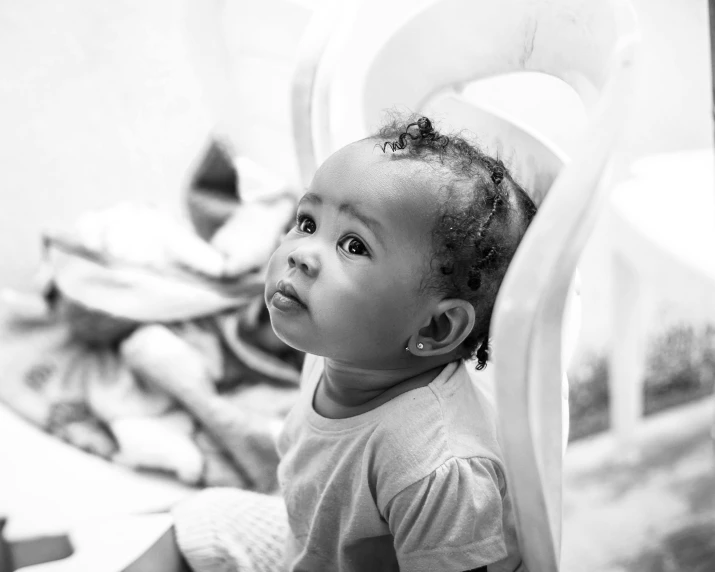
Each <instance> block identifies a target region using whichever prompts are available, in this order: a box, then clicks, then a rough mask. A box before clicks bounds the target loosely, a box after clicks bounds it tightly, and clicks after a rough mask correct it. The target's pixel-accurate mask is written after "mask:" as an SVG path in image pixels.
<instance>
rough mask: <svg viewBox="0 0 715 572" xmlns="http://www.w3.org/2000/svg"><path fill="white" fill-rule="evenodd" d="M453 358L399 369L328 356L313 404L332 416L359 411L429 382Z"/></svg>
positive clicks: (365, 410)
mask: <svg viewBox="0 0 715 572" xmlns="http://www.w3.org/2000/svg"><path fill="white" fill-rule="evenodd" d="M452 360H453V358H447V357H444V356H442V357H440V358H435V359H430V360H427V359H424V360H420V362H417V363H414V364H409V365H405V366H404V367H400V368H398V369H365V368H360V367H355V366H353V365H351V364H346V363H342V362H336V361H334V360H331V359H328V358H326V359H325V368H324V370H323V376H322V378H321V380H320V383H319V384H318V387H317V389H316V392H315V397H314V398H313V408H314V409H315V411H316V412H317V413H318V414H320V415H322V416H323V417H327V418H329V419H344V418H347V417H354V416H355V415H360V414H361V413H365V412H367V411H371V410H372V409H375V408H377V407H379V406H380V405H383V404H384V403H387V402H388V401H390V400H391V399H393V398H395V397H397V396H398V395H401V394H402V393H405V392H407V391H410V390H412V389H417V388H419V387H424V386H426V385H428V384H429V383H431V382H432V380H434V378H436V377H437V376H438V375H439V373H440V371H442V368H444V366H445V365H446V364H447V363H449V362H450V361H452Z"/></svg>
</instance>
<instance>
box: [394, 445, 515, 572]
mask: <svg viewBox="0 0 715 572" xmlns="http://www.w3.org/2000/svg"><path fill="white" fill-rule="evenodd" d="M499 483H500V480H499V473H498V468H497V467H496V466H495V464H494V463H493V462H492V461H490V460H488V459H483V458H480V457H473V458H470V459H460V458H452V459H450V460H449V461H447V462H446V463H444V464H443V465H441V466H439V467H438V468H437V469H436V470H435V471H433V472H432V473H431V474H429V475H428V476H426V477H425V478H423V479H421V480H419V481H417V482H416V483H414V484H412V485H410V486H408V487H406V488H405V489H403V490H402V491H400V492H399V493H397V494H396V495H395V496H394V497H393V498H392V499H391V500H390V501H389V502H388V504H387V506H386V510H385V518H386V519H387V521H388V525H389V527H390V531H391V533H392V535H393V537H394V542H395V551H396V553H397V559H398V561H399V564H400V570H401V571H403V572H420V571H423V570H424V571H433V570H440V571H443V572H451V571H454V572H458V571H463V570H472V569H474V568H479V567H480V566H484V565H486V564H491V563H494V562H497V561H499V560H502V559H503V558H505V557H506V555H507V551H506V545H505V540H504V534H503V509H502V495H501V491H500V484H499Z"/></svg>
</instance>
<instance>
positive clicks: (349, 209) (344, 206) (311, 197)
mask: <svg viewBox="0 0 715 572" xmlns="http://www.w3.org/2000/svg"><path fill="white" fill-rule="evenodd" d="M302 203H315V204H318V205H322V204H323V198H322V197H320V196H318V195H316V194H315V193H305V194H304V195H303V197H302V198H301V199H300V202H299V203H298V206H300V205H301V204H302ZM338 212H341V213H345V214H348V215H350V216H351V217H353V218H356V219H357V220H359V221H360V222H361V223H362V224H363V225H365V226H366V227H367V228H369V229H370V231H371V232H372V234H374V235H375V237H376V238H377V240H378V241H379V242H380V244H382V246H383V247H384V246H385V243H384V242H383V240H382V232H383V231H384V227H383V225H382V223H381V222H380V221H378V220H377V219H375V218H372V217H371V216H368V215H366V214H365V213H363V212H361V211H360V210H359V209H358V208H357V207H356V206H355V205H353V204H350V203H341V204H340V206H339V207H338Z"/></svg>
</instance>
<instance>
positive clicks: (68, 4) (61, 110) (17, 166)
mask: <svg viewBox="0 0 715 572" xmlns="http://www.w3.org/2000/svg"><path fill="white" fill-rule="evenodd" d="M185 13H186V1H185V0H153V1H151V2H145V1H143V0H114V1H113V2H91V1H89V0H63V1H62V2H54V1H52V0H28V1H23V2H0V78H2V79H0V165H1V168H0V232H2V238H1V239H0V285H2V286H5V285H13V286H20V285H24V284H26V283H27V282H28V280H29V277H30V275H31V273H32V271H33V269H34V267H35V263H36V261H37V260H38V253H39V233H40V231H41V229H42V228H44V227H45V226H47V225H57V224H62V223H66V222H68V221H70V220H72V219H74V217H75V216H76V215H77V214H79V213H80V212H83V211H85V210H89V209H96V208H99V207H103V206H107V205H111V204H114V203H116V202H118V201H121V200H127V199H128V200H134V199H139V200H142V199H149V200H154V201H156V202H158V203H160V204H164V205H167V206H168V207H170V208H172V209H174V210H178V208H179V205H180V195H181V189H182V187H183V184H184V178H185V174H186V169H187V167H188V166H189V164H190V163H191V162H192V161H193V160H194V158H195V157H196V155H197V154H198V153H199V150H200V149H201V147H202V146H203V145H204V143H205V137H206V134H207V132H208V129H209V127H210V121H209V118H208V114H207V112H206V109H205V107H204V104H203V98H202V91H201V87H200V86H199V84H198V82H197V80H196V77H195V75H194V72H193V70H192V68H191V67H190V66H189V63H188V62H189V60H188V57H187V47H186V45H187V44H186V41H185V26H186V22H185V20H186V18H185Z"/></svg>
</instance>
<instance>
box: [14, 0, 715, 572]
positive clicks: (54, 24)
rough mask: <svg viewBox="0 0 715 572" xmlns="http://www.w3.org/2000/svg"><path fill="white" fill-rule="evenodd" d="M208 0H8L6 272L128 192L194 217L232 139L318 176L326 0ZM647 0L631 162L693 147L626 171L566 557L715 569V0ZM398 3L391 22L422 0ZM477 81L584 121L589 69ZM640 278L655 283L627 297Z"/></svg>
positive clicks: (598, 277) (586, 336)
mask: <svg viewBox="0 0 715 572" xmlns="http://www.w3.org/2000/svg"><path fill="white" fill-rule="evenodd" d="M199 4H200V3H198V2H192V1H190V0H172V1H168V0H154V1H152V2H144V1H139V0H117V1H115V2H111V3H97V2H90V1H89V0H65V1H63V2H50V1H46V0H31V1H26V2H2V3H0V77H1V78H2V80H0V126H2V129H1V130H0V164H1V165H2V168H1V169H0V232H2V237H1V239H0V287H13V288H20V289H23V288H30V287H31V286H32V281H33V276H34V273H35V271H36V270H37V266H38V263H39V261H40V252H41V249H40V233H41V232H42V231H43V230H44V229H46V228H50V227H55V226H62V225H66V224H68V223H70V222H71V221H73V220H75V219H76V218H77V217H78V216H79V215H80V214H82V213H84V212H87V211H92V210H97V209H100V208H105V207H109V206H112V205H114V204H116V203H118V202H123V201H127V200H130V201H150V202H153V203H155V204H157V205H159V206H160V207H161V208H162V209H165V210H166V211H167V212H171V213H175V214H177V215H182V216H183V215H185V213H186V192H187V188H188V185H189V181H190V180H191V178H192V176H193V175H194V173H195V170H196V168H197V165H198V164H199V162H200V160H201V158H202V155H203V153H204V151H205V150H206V148H207V146H208V144H209V142H210V141H211V140H212V139H214V138H217V137H218V138H220V139H221V140H222V141H224V142H226V144H227V146H228V147H229V148H230V149H231V150H232V152H233V153H234V155H235V156H242V157H248V158H249V159H252V160H253V161H255V162H256V163H257V164H258V165H260V166H261V167H263V168H265V169H267V170H268V171H270V172H272V173H274V174H275V175H276V176H278V177H280V178H281V179H283V180H284V181H286V182H287V183H288V184H290V185H294V186H296V187H298V186H300V185H301V184H302V183H301V181H300V180H299V171H298V164H297V159H296V156H295V153H294V152H293V150H292V147H291V145H292V135H291V118H290V96H291V91H290V90H291V86H290V81H291V79H292V73H293V70H294V68H295V66H296V65H297V58H298V53H299V51H298V50H296V46H298V44H299V42H300V38H301V36H302V34H303V32H304V31H305V29H306V27H307V26H308V23H309V20H310V17H311V15H312V13H313V10H314V9H315V8H316V6H318V4H319V0H294V1H293V2H281V3H280V11H279V12H276V10H277V8H276V7H275V6H274V5H273V4H274V3H273V2H270V1H267V2H241V1H238V0H236V1H235V2H231V1H230V0H226V1H225V2H223V1H217V2H216V5H217V6H219V9H220V10H221V13H222V20H221V27H222V30H221V34H216V35H213V36H212V35H211V34H210V33H208V34H207V29H210V27H209V28H207V26H206V22H205V21H202V18H204V17H205V16H204V15H203V10H202V8H201V7H200V6H199ZM632 4H633V5H634V7H635V9H636V12H637V15H638V19H639V22H640V26H641V33H642V48H641V52H640V54H639V67H638V72H637V78H636V84H635V104H634V105H633V108H632V111H631V114H630V117H629V120H628V123H627V125H625V126H624V135H623V139H622V142H621V145H620V147H619V148H618V150H617V152H616V155H617V157H616V164H617V166H618V169H619V170H618V173H619V176H618V180H619V182H620V181H627V180H628V179H629V177H630V175H629V173H632V171H631V170H632V168H633V165H641V168H642V169H646V170H647V169H649V168H650V167H649V165H650V166H652V165H654V164H655V165H658V164H663V162H667V159H666V158H667V157H671V158H672V157H676V159H677V160H675V163H674V164H675V165H676V166H675V167H674V168H673V169H672V170H671V172H669V173H670V174H669V175H667V176H666V175H663V177H655V178H654V179H653V180H651V179H647V178H646V179H641V183H640V186H638V185H636V186H637V187H638V188H635V187H627V186H624V187H623V192H622V193H621V194H620V195H619V188H620V187H619V186H618V185H617V186H616V188H615V189H614V193H613V199H612V201H611V202H610V203H609V204H608V205H607V206H606V208H605V209H604V212H603V215H602V216H601V217H600V218H599V221H598V224H597V226H596V229H595V231H594V233H593V235H592V237H591V239H590V240H589V243H588V246H587V248H586V250H585V252H584V253H583V256H582V259H581V262H580V265H579V268H580V274H581V281H580V284H581V286H580V291H581V296H582V325H581V332H580V336H579V339H578V344H577V348H576V351H575V354H574V356H573V359H572V362H571V364H570V367H569V373H570V380H571V440H572V444H571V447H570V449H569V451H570V452H569V454H568V455H567V490H566V495H565V502H566V507H565V527H564V530H565V532H564V536H565V539H564V542H565V545H564V569H565V570H567V571H571V570H573V571H574V572H576V571H581V570H594V571H595V570H634V571H643V572H645V571H661V570H662V571H671V570H673V571H675V570H679V571H683V570H693V571H694V570H698V571H703V572H704V571H705V570H714V569H715V501H714V500H713V493H714V492H715V489H714V488H713V476H714V475H715V468H714V467H713V462H712V461H713V451H712V447H713V444H712V440H711V437H710V428H711V426H712V423H713V411H712V392H713V381H714V380H715V296H714V295H713V292H715V284H714V283H713V274H712V265H713V261H714V259H715V257H714V256H713V254H712V253H713V247H714V246H715V244H714V243H713V242H712V241H711V239H712V238H713V228H715V188H714V187H713V184H712V181H713V179H712V173H710V174H708V173H709V171H708V169H710V170H712V169H711V162H708V161H709V159H702V157H705V156H707V157H709V156H711V155H712V153H713V152H712V146H713V121H712V109H713V90H712V78H711V47H710V31H709V14H708V3H707V2H706V1H705V0H632ZM384 10H385V13H384V17H383V18H381V22H388V21H390V19H391V18H399V16H400V13H401V11H403V10H405V7H404V6H401V5H400V4H399V3H395V5H394V6H385V7H384ZM379 25H380V23H375V26H379ZM344 73H349V69H348V70H345V71H344ZM527 93H528V94H529V95H528V97H525V94H527ZM464 94H465V95H466V96H467V97H470V98H473V99H474V100H475V101H481V102H483V103H488V104H489V105H493V106H495V107H500V108H503V109H505V110H506V111H508V112H509V113H511V114H513V115H514V116H516V117H518V118H519V119H520V120H521V121H523V123H525V124H527V125H529V126H531V127H533V128H534V129H536V130H538V131H541V132H545V133H548V135H549V137H550V138H551V139H552V140H553V141H554V142H555V143H557V144H559V145H562V146H563V147H564V148H568V147H569V146H570V145H573V144H574V142H575V141H576V140H577V138H578V133H579V129H580V128H581V127H582V125H583V122H584V113H583V109H582V108H581V107H580V106H579V102H578V101H577V100H576V98H575V97H574V94H573V92H572V91H571V90H570V88H568V87H567V86H566V85H565V84H562V83H561V82H559V81H557V80H550V79H549V78H543V77H538V76H533V77H510V78H504V79H503V80H501V81H491V82H476V83H475V84H473V85H469V86H465V89H464ZM261 122H262V123H261ZM258 125H262V127H260V128H259V127H257V126H258ZM345 136H346V138H347V137H348V136H349V134H347V133H346V134H345ZM689 157H690V158H689ZM692 157H696V159H697V157H701V159H697V160H695V162H694V163H693V162H690V161H691V159H692ZM644 161H645V162H644ZM649 161H650V162H649ZM681 161H682V162H681ZM672 171H674V174H673V172H672ZM239 176H240V173H239ZM624 184H625V183H624ZM686 187H687V189H688V193H685V191H684V189H685V188H686ZM629 193H630V194H629ZM654 221H655V222H654ZM653 225H655V227H654V226H653ZM624 275H625V278H624ZM636 283H637V284H638V285H637V286H634V284H636ZM629 285H630V286H629ZM623 288H632V289H635V290H634V291H631V292H629V293H627V295H626V296H625V298H624V297H622V296H623V295H624V293H623V290H622V289H623ZM619 300H621V302H619ZM622 300H635V301H636V302H637V306H638V308H637V313H635V314H632V315H631V316H632V317H631V318H630V319H631V320H637V324H631V325H634V326H635V327H636V329H637V335H636V337H635V339H636V341H635V342H632V341H628V340H626V341H624V333H623V330H622V327H623V324H622V322H621V321H619V316H621V315H622V314H621V313H620V312H621V310H622V304H623V303H624V302H622ZM626 303H628V302H626ZM619 304H621V305H619ZM634 304H635V302H634ZM631 309H633V308H631ZM633 316H634V317H633ZM628 336H631V334H628ZM629 340H632V337H629ZM624 343H625V344H628V343H635V344H636V346H635V347H636V350H637V352H638V353H639V355H641V356H642V363H640V364H636V365H630V366H627V367H631V368H634V369H632V371H633V372H634V375H633V377H634V379H632V383H630V384H628V387H623V388H622V389H623V391H624V396H623V397H622V401H623V402H624V403H625V405H623V406H618V405H615V406H614V400H615V399H621V398H617V397H616V392H617V391H620V390H621V389H619V388H618V387H616V388H614V384H613V382H612V381H613V378H612V375H611V374H610V372H611V370H610V365H609V364H610V363H611V361H610V360H611V358H612V352H613V350H614V348H617V347H619V346H620V345H621V344H624ZM609 380H610V383H611V385H610V387H609ZM609 407H610V410H609ZM619 407H620V409H619ZM616 422H618V423H620V425H618V426H617V423H616ZM609 429H610V430H609ZM6 438H7V437H3V439H6Z"/></svg>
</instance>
